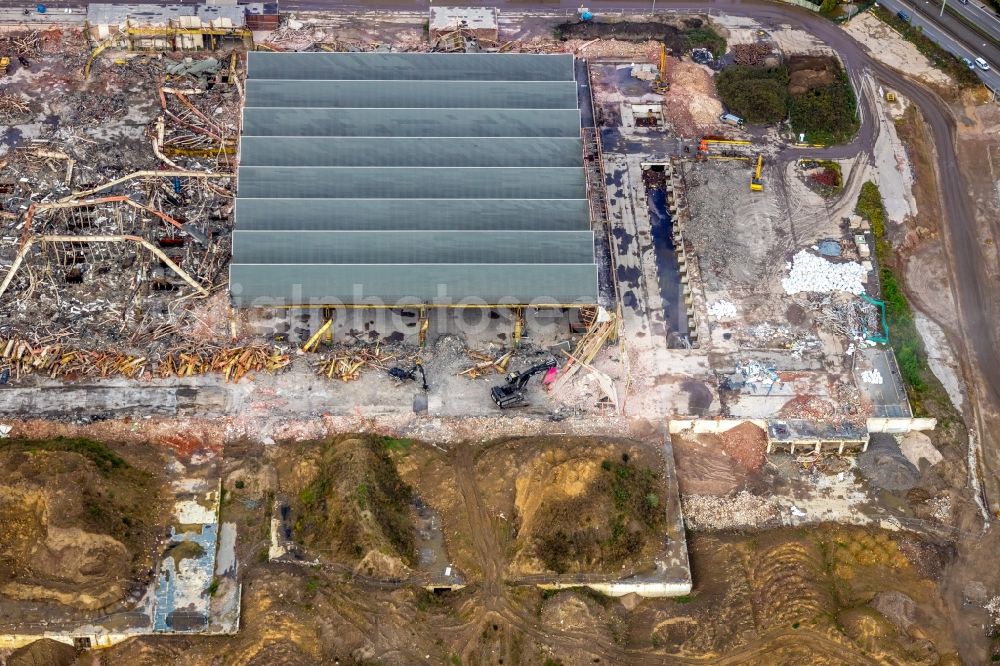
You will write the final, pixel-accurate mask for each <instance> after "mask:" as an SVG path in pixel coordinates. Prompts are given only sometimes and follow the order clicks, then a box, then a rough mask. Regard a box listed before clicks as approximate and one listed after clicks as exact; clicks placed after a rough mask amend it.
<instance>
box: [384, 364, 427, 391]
mask: <svg viewBox="0 0 1000 666" xmlns="http://www.w3.org/2000/svg"><path fill="white" fill-rule="evenodd" d="M418 370H419V371H420V383H421V385H422V388H423V389H424V390H425V391H426V390H427V389H429V388H430V387H429V386H428V385H427V373H426V372H424V365H423V363H419V362H418V363H417V364H416V365H414V366H413V367H412V368H410V369H409V370H407V369H406V368H404V367H402V366H399V365H397V366H396V367H394V368H389V370H388V372H389V376H390V377H392V378H393V379H397V380H399V381H401V382H406V381H413V380H415V379H416V378H417V371H418Z"/></svg>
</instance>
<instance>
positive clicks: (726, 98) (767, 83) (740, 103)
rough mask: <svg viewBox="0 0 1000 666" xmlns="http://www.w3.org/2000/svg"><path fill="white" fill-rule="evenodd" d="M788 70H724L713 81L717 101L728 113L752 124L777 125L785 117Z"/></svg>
mask: <svg viewBox="0 0 1000 666" xmlns="http://www.w3.org/2000/svg"><path fill="white" fill-rule="evenodd" d="M788 77H789V75H788V68H787V67H785V66H780V67H771V68H763V67H750V66H748V65H733V66H732V67H727V68H725V69H724V70H722V71H721V72H719V75H718V76H717V77H716V79H715V87H716V90H717V91H718V93H719V98H720V99H722V103H723V104H725V105H726V108H727V109H728V110H729V112H730V113H733V114H735V115H737V116H739V117H740V118H743V119H744V120H746V121H747V122H750V123H755V124H768V123H778V122H781V121H782V120H784V119H785V118H786V117H787V116H788Z"/></svg>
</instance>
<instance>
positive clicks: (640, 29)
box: [555, 21, 701, 53]
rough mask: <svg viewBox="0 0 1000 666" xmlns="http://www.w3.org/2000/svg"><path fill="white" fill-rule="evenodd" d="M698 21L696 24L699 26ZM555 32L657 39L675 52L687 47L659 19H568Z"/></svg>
mask: <svg viewBox="0 0 1000 666" xmlns="http://www.w3.org/2000/svg"><path fill="white" fill-rule="evenodd" d="M700 25H701V22H700V21H699V25H698V26H692V27H700ZM555 33H556V35H558V36H559V37H560V38H567V39H582V40H588V39H620V40H622V41H628V42H645V41H649V40H657V41H661V42H663V43H665V44H666V45H667V47H668V48H670V49H671V50H673V51H674V52H675V53H683V52H684V51H685V50H686V49H687V40H686V38H685V37H684V34H683V33H682V31H681V30H680V29H678V28H677V27H675V26H673V25H670V24H668V23H661V22H659V21H590V22H588V23H584V22H582V21H569V22H567V23H563V24H561V25H558V26H556V28H555Z"/></svg>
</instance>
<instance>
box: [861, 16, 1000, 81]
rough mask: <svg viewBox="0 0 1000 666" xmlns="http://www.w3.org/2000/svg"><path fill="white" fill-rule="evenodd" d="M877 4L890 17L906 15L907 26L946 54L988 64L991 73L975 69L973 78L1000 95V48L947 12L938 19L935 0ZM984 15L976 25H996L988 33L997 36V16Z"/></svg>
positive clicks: (998, 29) (999, 23)
mask: <svg viewBox="0 0 1000 666" xmlns="http://www.w3.org/2000/svg"><path fill="white" fill-rule="evenodd" d="M879 4H880V5H883V6H884V7H886V8H887V9H889V10H890V11H891V12H893V13H896V12H898V11H900V10H902V11H905V12H906V13H908V14H909V15H910V17H911V18H910V23H911V24H912V25H914V26H920V29H921V30H923V32H924V34H925V35H927V36H928V37H930V38H931V39H933V40H934V41H935V42H937V43H938V44H940V45H941V46H942V48H944V49H945V50H946V51H949V52H951V53H954V54H955V55H957V56H960V57H963V58H968V59H969V60H975V59H976V58H984V59H985V60H986V62H988V63H989V64H990V71H988V72H984V71H982V70H980V69H979V68H978V67H977V68H976V74H978V75H979V78H980V79H982V81H983V83H985V84H986V85H988V86H989V87H990V88H992V89H993V90H996V91H998V92H1000V70H998V69H997V68H1000V48H998V47H997V45H996V43H995V42H990V41H987V40H986V39H985V38H984V37H982V35H979V34H978V33H976V32H975V31H974V30H971V29H970V28H969V27H968V26H966V25H964V24H963V23H962V22H961V21H959V20H958V19H956V18H955V17H954V16H951V15H950V14H948V13H947V12H946V13H945V15H944V16H938V12H939V11H940V10H941V4H940V2H936V0H935V2H932V1H931V0H916V1H914V0H910V1H908V2H904V1H903V0H879ZM948 4H949V6H951V5H955V6H957V7H961V8H963V9H965V8H967V7H971V6H972V3H971V0H970V3H969V4H968V5H963V4H962V3H960V2H958V0H949V3H948ZM987 13H988V14H989V17H988V18H983V19H977V22H978V23H979V24H980V25H983V26H984V27H985V26H988V25H990V24H991V23H993V22H996V23H995V25H996V27H991V31H992V30H996V31H997V32H1000V21H998V20H997V18H996V15H995V14H993V13H992V12H988V10H987ZM989 18H992V21H989V20H988V19H989Z"/></svg>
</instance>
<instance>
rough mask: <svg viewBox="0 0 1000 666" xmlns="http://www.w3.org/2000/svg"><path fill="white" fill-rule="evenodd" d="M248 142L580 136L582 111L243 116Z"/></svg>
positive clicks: (270, 110)
mask: <svg viewBox="0 0 1000 666" xmlns="http://www.w3.org/2000/svg"><path fill="white" fill-rule="evenodd" d="M243 135H244V136H274V137H285V136H367V137H380V136H430V137H434V136H443V137H470V136H513V137H518V136H537V137H544V136H557V137H560V136H561V137H576V138H579V136H580V111H579V110H578V109H286V108H280V107H255V108H246V109H244V110H243Z"/></svg>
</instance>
